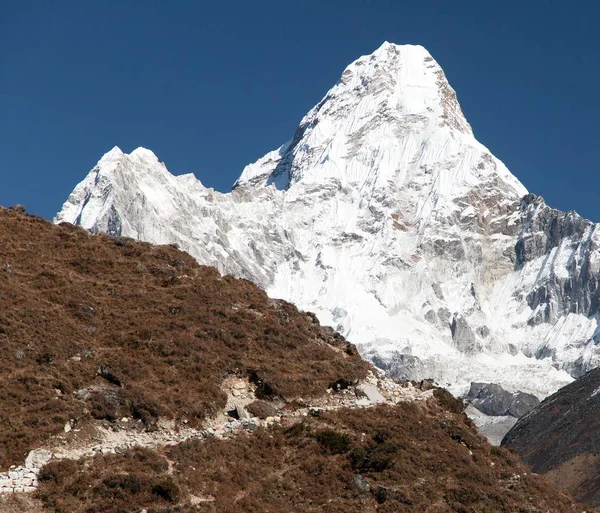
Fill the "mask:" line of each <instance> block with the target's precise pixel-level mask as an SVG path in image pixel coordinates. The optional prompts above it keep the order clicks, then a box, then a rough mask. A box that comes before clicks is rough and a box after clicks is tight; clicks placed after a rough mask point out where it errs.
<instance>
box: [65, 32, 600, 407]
mask: <svg viewBox="0 0 600 513" xmlns="http://www.w3.org/2000/svg"><path fill="white" fill-rule="evenodd" d="M65 221H66V222H69V223H73V224H77V225H80V226H82V227H84V228H86V229H88V230H90V231H92V232H104V233H108V234H112V235H122V236H127V237H132V238H135V239H139V240H146V241H151V242H154V243H159V244H167V243H175V244H177V245H178V246H179V247H180V248H181V249H183V250H185V251H187V252H188V253H190V254H191V255H192V256H194V257H195V258H196V259H197V260H198V261H199V262H200V263H202V264H205V265H212V266H215V267H216V268H217V269H218V270H219V271H220V272H221V273H223V274H233V275H234V276H238V277H244V278H247V279H249V280H251V281H253V282H254V283H256V284H258V285H259V286H260V287H262V288H263V289H264V290H265V291H266V292H267V294H268V295H269V296H271V297H276V298H282V299H285V300H287V301H291V302H293V303H294V304H295V305H297V306H298V307H299V308H301V309H302V310H306V311H313V312H315V313H316V315H317V316H318V318H319V320H320V321H321V322H322V323H324V324H327V325H329V326H332V327H334V328H335V329H336V330H337V331H338V332H339V333H340V334H342V335H344V336H345V337H347V338H348V339H349V340H350V341H352V342H353V343H355V344H356V345H357V346H358V348H359V350H360V352H361V354H362V355H363V356H365V357H366V358H368V359H370V360H371V361H373V362H374V363H375V364H376V365H377V366H379V367H380V368H382V369H384V370H386V372H388V374H389V375H391V376H394V377H398V378H412V379H422V378H433V379H435V380H436V381H437V382H438V383H440V384H442V385H448V386H450V387H451V389H452V391H453V392H454V393H456V394H464V393H466V392H467V391H468V389H469V386H470V383H471V382H482V383H497V384H500V385H502V386H503V387H504V388H505V389H507V390H508V391H509V392H515V391H518V390H520V391H523V392H528V393H533V394H535V395H536V396H538V397H544V396H546V395H548V394H550V393H552V392H554V391H555V390H557V389H558V388H559V387H560V386H563V385H565V384H567V383H569V382H570V381H572V379H573V376H578V375H581V374H583V373H584V372H586V371H587V370H589V369H591V368H593V367H595V366H596V365H598V363H599V354H600V353H599V350H598V345H597V343H598V341H600V329H599V328H598V306H599V299H600V292H599V291H600V289H599V287H598V277H599V274H598V271H599V268H600V250H599V238H600V235H599V232H598V230H597V226H596V225H595V224H593V223H592V222H590V221H587V220H585V219H582V218H581V217H579V216H578V215H577V214H576V213H574V212H567V213H564V212H560V211H558V210H555V209H552V208H550V207H548V206H547V205H546V204H545V203H544V201H543V199H542V198H541V197H538V196H535V195H533V194H529V193H528V192H527V190H526V189H525V187H524V186H523V185H522V184H521V183H520V182H519V181H518V180H517V178H515V177H514V176H513V175H512V174H511V173H510V172H509V170H508V169H507V168H506V167H505V166H504V165H503V164H502V162H500V161H499V160H498V159H497V158H495V157H494V156H493V155H492V154H491V153H490V151H489V150H488V149H487V148H486V147H485V146H483V145H482V144H480V143H479V142H478V141H477V140H476V139H475V137H474V135H473V132H472V130H471V127H470V125H469V124H468V122H467V121H466V119H465V117H464V115H463V113H462V111H461V108H460V105H459V103H458V101H457V98H456V94H455V92H454V90H453V89H452V88H451V86H450V85H449V83H448V81H447V79H446V77H445V75H444V72H443V70H442V68H441V67H440V66H439V65H438V64H437V62H436V61H435V60H434V59H433V57H432V56H431V55H430V54H429V53H428V52H427V51H426V50H425V49H424V48H422V47H420V46H410V45H406V46H398V45H394V44H390V43H384V44H383V45H382V46H381V47H380V48H379V49H377V50H376V51H375V52H374V53H373V54H371V55H367V56H363V57H360V58H359V59H357V60H356V61H354V62H353V63H351V64H350V65H349V66H348V67H347V68H346V69H345V70H344V71H343V73H342V75H341V77H340V79H339V81H338V82H337V83H336V84H335V85H334V86H333V87H332V88H331V89H330V90H329V91H328V92H327V94H326V95H325V97H324V98H323V99H322V100H321V101H320V102H319V103H318V104H317V105H316V106H315V107H314V108H313V109H312V110H311V111H310V112H309V113H308V114H307V115H306V116H305V117H304V118H303V119H302V120H301V122H300V124H299V126H298V128H297V130H296V132H295V134H294V136H293V137H292V138H291V140H289V141H288V142H286V143H285V144H283V145H282V146H281V147H280V148H278V149H277V150H274V151H272V152H270V153H268V154H267V155H265V156H264V157H263V158H261V159H259V160H258V161H257V162H255V163H254V164H251V165H249V166H247V167H246V168H245V169H244V170H243V172H242V173H241V176H240V177H239V179H238V180H237V181H236V183H235V184H234V187H233V190H232V191H231V192H230V193H227V194H222V193H219V192H215V191H214V190H212V189H210V188H206V187H204V186H203V185H202V183H201V182H200V181H199V180H197V179H196V178H195V177H194V176H193V175H183V176H174V175H172V174H171V173H169V172H168V171H167V169H166V167H165V166H164V164H162V163H161V162H159V160H158V159H157V157H156V156H155V155H154V154H153V153H152V152H151V151H149V150H147V149H143V148H138V149H137V150H135V151H133V152H132V153H131V154H129V155H128V154H125V153H123V152H122V151H121V150H119V149H118V148H114V149H113V150H111V151H110V152H109V153H107V154H106V155H104V157H102V159H101V160H100V161H99V162H98V165H97V166H96V167H95V168H94V169H92V171H91V172H90V173H89V174H88V176H87V177H86V178H85V179H84V180H83V181H82V182H81V183H80V184H79V185H77V187H76V188H75V190H74V191H73V193H72V194H71V195H70V196H69V198H68V200H67V201H66V202H65V204H64V205H63V207H62V210H61V211H60V212H59V213H58V214H57V216H56V218H55V222H57V223H61V222H65Z"/></svg>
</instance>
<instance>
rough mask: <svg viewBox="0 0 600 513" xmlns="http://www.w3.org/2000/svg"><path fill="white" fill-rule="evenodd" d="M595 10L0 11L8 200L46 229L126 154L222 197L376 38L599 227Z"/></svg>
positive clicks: (281, 0) (533, 2)
mask: <svg viewBox="0 0 600 513" xmlns="http://www.w3.org/2000/svg"><path fill="white" fill-rule="evenodd" d="M599 18H600V2H593V1H591V0H588V1H585V0H580V1H577V0H575V1H571V2H566V1H563V2H557V1H553V0H528V1H524V0H521V1H518V2H517V1H512V0H505V1H502V2H487V1H481V0H477V1H470V0H464V1H463V0H455V1H452V2H449V1H446V0H440V1H433V0H431V1H427V0H412V1H410V2H404V1H401V0H389V1H384V0H372V1H366V0H365V1H359V0H338V1H333V0H330V1H325V0H320V1H311V0H295V1H286V0H278V1H261V0H255V1H251V2H250V1H242V0H240V1H217V0H213V1H210V2H209V1H198V2H186V1H183V0H178V1H170V2H168V1H162V2H159V1H152V0H144V1H142V0H139V1H133V0H132V1H111V0H101V1H92V0H77V1H68V0H52V1H46V0H41V1H37V2H36V1H29V0H0V153H1V160H0V176H1V178H2V180H1V182H0V205H4V206H8V205H11V204H14V203H24V204H25V205H26V206H27V208H28V211H30V212H33V213H36V214H38V215H41V216H44V217H47V218H51V217H52V216H53V215H54V214H55V213H56V211H58V210H59V209H60V207H61V205H62V203H63V201H64V200H65V199H66V198H67V196H68V195H69V193H70V192H71V190H72V189H73V188H74V186H75V185H76V184H77V183H78V182H79V181H81V180H82V179H83V178H84V177H85V175H86V174H87V172H88V171H89V170H90V169H91V168H92V167H93V166H94V165H95V163H96V162H97V161H98V159H99V158H100V157H101V156H102V155H103V154H104V153H105V152H106V151H108V150H109V149H110V148H112V147H113V146H115V145H118V146H119V147H120V148H121V149H122V150H123V151H126V152H130V151H132V150H133V149H135V148H136V147H138V146H144V147H147V148H150V149H151V150H153V151H154V152H155V153H156V154H157V155H158V157H159V158H160V159H161V160H162V161H164V162H165V163H166V165H167V167H168V168H169V170H170V171H171V172H173V173H175V174H182V173H188V172H193V173H194V174H195V175H196V176H197V177H198V178H200V179H201V180H202V182H203V183H204V184H205V185H207V186H211V187H214V188H215V189H217V190H220V191H228V190H229V189H230V187H231V185H232V184H233V182H234V181H235V179H236V178H237V177H238V175H239V173H240V172H241V170H242V168H243V167H244V165H246V164H248V163H250V162H252V161H254V160H256V159H257V158H258V157H261V156H262V155H264V154H265V153H266V152H267V151H269V150H271V149H274V148H276V147H278V146H279V145H280V144H282V143H283V142H285V141H286V140H288V139H289V138H291V137H292V135H293V133H294V130H295V128H296V125H297V124H298V122H299V121H300V119H301V118H302V116H303V115H304V114H305V113H306V112H307V111H308V110H309V109H310V108H311V107H312V106H313V105H314V104H316V103H317V102H318V101H319V100H320V99H321V98H322V97H323V96H324V95H325V93H326V92H327V90H328V89H329V88H330V87H331V86H332V85H333V84H334V83H335V82H336V80H337V79H338V77H339V75H340V74H341V72H342V70H343V69H344V67H345V66H346V65H347V64H349V63H350V62H351V61H353V60H354V59H356V58H357V57H359V56H360V55H364V54H368V53H371V52H372V51H374V50H375V49H376V48H377V47H378V46H379V45H380V44H381V43H382V42H383V41H384V40H388V41H390V42H393V43H398V44H403V43H412V44H421V45H423V46H425V47H426V48H427V49H428V50H429V51H430V52H431V54H432V55H433V56H434V58H435V59H436V60H437V61H438V62H439V63H440V64H441V66H442V67H443V68H444V70H445V72H446V75H447V77H448V80H449V81H450V83H451V85H452V86H453V87H454V89H455V90H456V91H457V93H458V98H459V101H460V103H461V105H462V108H463V111H464V112H465V114H466V116H467V119H468V120H469V122H470V123H471V125H472V127H473V130H474V132H475V135H476V137H477V138H478V139H479V140H480V141H481V142H482V143H483V144H485V145H486V146H488V147H489V148H490V150H491V151H492V152H493V153H494V154H495V155H496V156H497V157H498V158H500V159H501V160H503V161H504V162H505V164H506V165H507V166H508V167H509V169H511V171H512V172H513V173H514V174H515V175H516V176H517V177H518V178H519V179H520V180H521V181H522V182H523V183H524V184H525V186H526V187H527V188H528V189H529V190H530V191H531V192H534V193H536V194H541V195H543V196H544V197H545V198H546V201H547V202H548V203H549V204H550V205H551V206H555V207H558V208H561V209H565V210H568V209H574V210H577V211H578V212H579V213H580V214H582V215H584V216H586V217H588V218H590V219H592V220H594V221H600V201H598V199H597V196H598V192H599V185H600V177H599V173H598V164H597V162H598V159H597V154H598V151H599V149H600V141H599V135H600V128H599V125H598V119H599V118H600V106H599V97H600V93H599V84H600V67H599V66H598V64H599V61H600V59H599V58H600V55H599V53H600V52H599V51H600V36H599V34H600V31H599V30H598V19H599Z"/></svg>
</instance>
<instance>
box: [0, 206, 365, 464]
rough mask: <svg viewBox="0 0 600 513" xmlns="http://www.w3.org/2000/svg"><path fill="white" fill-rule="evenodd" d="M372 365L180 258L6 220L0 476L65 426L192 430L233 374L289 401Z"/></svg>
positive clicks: (0, 271)
mask: <svg viewBox="0 0 600 513" xmlns="http://www.w3.org/2000/svg"><path fill="white" fill-rule="evenodd" d="M368 368H369V366H368V364H366V363H365V362H363V361H362V360H361V359H360V357H359V356H358V353H357V352H356V350H355V348H354V347H353V346H351V345H350V344H348V343H347V342H346V341H345V340H344V339H343V338H341V337H339V336H338V335H337V334H336V333H335V332H333V331H332V330H330V329H329V328H323V327H321V326H320V325H319V324H318V323H317V322H315V319H314V317H313V316H311V315H310V314H305V313H301V312H299V311H298V310H297V309H296V308H295V307H294V306H292V305H290V304H288V303H285V302H283V301H273V300H270V299H269V298H268V297H267V296H266V294H265V293H264V291H262V290H260V289H259V288H258V287H256V286H254V285H253V284H251V283H250V282H248V281H245V280H237V279H234V278H232V277H221V276H219V274H218V273H217V271H216V270H215V269H213V268H209V267H203V266H200V265H198V264H197V263H196V262H195V261H194V260H193V259H192V257H190V256H189V255H187V254H185V253H183V252H180V251H178V250H177V249H175V248H173V247H170V246H160V247H159V246H152V245H150V244H146V243H141V242H136V241H133V240H129V239H115V238H110V237H107V236H104V235H90V234H89V233H87V232H86V231H84V230H82V229H79V228H76V227H74V226H72V225H62V226H54V225H52V224H50V223H48V222H46V221H44V220H43V219H41V218H37V217H34V216H27V215H23V214H21V213H18V212H15V211H11V210H6V209H0V468H4V469H5V468H7V467H8V466H9V465H11V464H19V463H22V461H23V459H24V457H25V455H26V454H27V452H28V451H29V450H30V449H31V448H33V447H36V446H38V445H39V444H40V443H42V442H43V441H45V440H46V439H47V438H48V437H49V436H50V435H53V434H56V433H59V432H60V431H61V430H62V428H63V426H64V425H65V423H66V422H67V421H68V420H69V419H75V420H76V421H77V422H79V423H80V424H81V423H84V422H85V421H86V419H89V418H90V417H91V416H93V417H96V418H104V419H107V420H109V421H110V420H112V419H115V418H117V417H120V416H125V415H127V416H133V417H135V418H139V419H142V420H143V421H144V423H145V424H146V426H147V427H148V428H151V427H152V425H153V424H154V422H155V421H156V419H157V418H158V417H159V416H163V417H168V418H175V419H183V418H185V419H187V420H188V422H189V425H194V424H198V423H199V422H201V421H202V420H203V419H204V418H205V417H206V416H209V415H212V414H213V413H214V412H216V411H217V410H219V409H220V408H222V407H224V405H225V401H226V397H225V394H224V393H223V392H222V391H221V390H220V388H219V384H220V382H221V381H222V380H223V379H224V378H225V377H227V376H229V375H233V374H235V375H239V376H249V377H250V378H251V379H253V380H254V381H255V382H257V383H260V387H259V391H260V392H262V394H263V396H264V397H266V398H268V397H269V396H273V395H277V396H280V397H282V398H283V399H285V400H289V399H294V398H298V397H305V398H307V397H310V396H316V395H321V394H323V393H324V392H325V390H326V389H327V387H328V385H329V384H330V383H331V382H333V381H335V380H338V379H347V380H351V381H352V380H357V379H360V378H362V377H364V376H365V374H366V371H367V369H368ZM81 389H88V390H89V391H90V395H89V397H88V398H87V399H86V400H83V399H81V398H80V397H79V396H77V395H76V394H75V392H76V391H78V390H81Z"/></svg>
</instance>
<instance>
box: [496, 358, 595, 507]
mask: <svg viewBox="0 0 600 513" xmlns="http://www.w3.org/2000/svg"><path fill="white" fill-rule="evenodd" d="M599 441H600V369H594V370H592V371H590V372H588V373H587V374H585V375H584V376H582V377H581V378H579V379H578V380H576V381H575V382H573V383H571V384H570V385H567V386H566V387H564V388H561V389H560V390H559V391H558V392H556V393H555V394H553V395H551V396H550V397H548V398H547V399H545V400H544V401H543V402H542V403H541V404H540V405H539V406H538V407H537V408H536V409H534V410H532V411H531V412H529V414H527V415H525V416H524V417H522V418H521V419H520V420H519V421H517V423H516V424H515V426H514V427H513V428H512V429H511V430H510V431H509V432H508V433H507V435H506V436H505V437H504V440H503V441H502V445H503V446H505V447H507V448H509V449H511V450H514V451H516V452H517V453H518V454H519V455H520V456H521V458H523V460H524V461H526V462H527V463H528V464H529V465H531V467H532V469H533V470H534V471H535V472H538V473H543V474H545V475H546V476H547V477H548V478H549V479H550V480H551V481H552V482H554V483H555V484H556V485H557V486H558V487H560V488H562V489H563V490H565V491H568V492H569V493H572V494H573V495H574V496H575V497H576V498H577V499H579V500H581V501H584V502H586V503H589V504H594V505H600V451H599V447H600V445H599V444H600V442H599Z"/></svg>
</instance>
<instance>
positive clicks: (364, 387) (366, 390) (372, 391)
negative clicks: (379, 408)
mask: <svg viewBox="0 0 600 513" xmlns="http://www.w3.org/2000/svg"><path fill="white" fill-rule="evenodd" d="M356 389H357V390H359V391H360V392H362V393H363V394H364V395H365V396H366V397H367V399H368V400H369V401H370V402H372V403H375V404H378V403H384V402H385V398H384V397H383V396H382V395H381V393H380V392H379V390H378V389H377V387H376V386H375V385H373V384H360V385H358V386H357V387H356ZM359 400H360V399H359ZM357 403H358V401H357Z"/></svg>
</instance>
